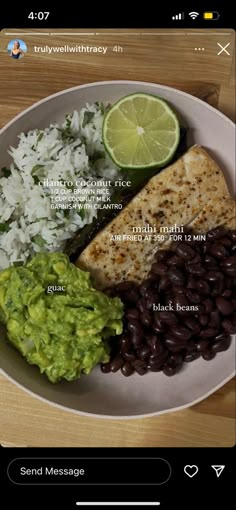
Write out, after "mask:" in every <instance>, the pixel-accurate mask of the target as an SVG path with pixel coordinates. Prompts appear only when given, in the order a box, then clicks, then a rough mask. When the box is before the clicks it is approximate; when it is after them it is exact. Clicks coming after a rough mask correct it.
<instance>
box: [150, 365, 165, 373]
mask: <svg viewBox="0 0 236 510" xmlns="http://www.w3.org/2000/svg"><path fill="white" fill-rule="evenodd" d="M162 366H163V364H162V365H159V363H153V365H148V368H149V370H150V371H151V372H161V370H162Z"/></svg>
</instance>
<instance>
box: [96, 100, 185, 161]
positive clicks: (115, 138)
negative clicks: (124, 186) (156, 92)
mask: <svg viewBox="0 0 236 510" xmlns="http://www.w3.org/2000/svg"><path fill="white" fill-rule="evenodd" d="M179 136H180V128H179V121H178V119H177V117H176V115H175V113H174V112H173V110H172V109H171V108H170V107H169V105H168V104H167V103H166V102H165V101H164V100H163V99H160V98H159V97H157V96H152V95H150V94H143V93H137V94H131V95H129V96H125V97H123V98H122V99H120V100H119V101H118V102H117V103H115V104H114V105H113V106H112V107H111V109H110V110H109V111H108V112H107V114H106V116H105V119H104V122H103V141H104V146H105V148H106V150H107V152H108V153H109V155H110V157H111V158H112V159H113V161H114V162H115V163H116V164H117V165H118V166H119V167H121V168H153V167H161V166H164V165H166V164H167V163H168V162H169V161H170V160H171V158H172V156H173V154H174V153H175V151H176V148H177V146H178V143H179Z"/></svg>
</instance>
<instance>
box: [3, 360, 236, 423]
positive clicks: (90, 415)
mask: <svg viewBox="0 0 236 510" xmlns="http://www.w3.org/2000/svg"><path fill="white" fill-rule="evenodd" d="M1 373H2V374H3V375H4V376H6V378H7V379H8V380H9V381H10V382H12V383H13V384H15V385H16V386H17V387H18V388H20V389H21V390H23V391H25V392H26V393H27V394H28V395H30V396H31V397H34V398H36V399H37V400H40V401H41V402H43V403H46V404H48V405H49V406H53V407H55V408H57V409H60V410H62V411H65V412H71V413H73V414H76V415H79V416H85V417H87V418H94V419H100V420H119V421H123V420H141V419H144V418H154V417H156V416H161V415H163V414H167V413H174V412H177V411H183V410H184V409H188V408H189V407H192V406H194V405H196V404H198V403H199V402H201V401H202V400H205V399H206V398H207V397H209V396H210V395H212V394H213V393H215V392H216V391H217V390H219V389H220V388H222V386H224V385H225V384H226V383H227V382H229V381H230V380H231V379H233V378H234V377H235V375H236V371H233V372H231V374H230V375H229V376H227V377H226V378H225V379H224V380H223V381H221V382H220V383H219V384H217V386H214V388H213V389H211V390H209V391H208V392H207V393H204V395H202V396H201V397H198V398H196V399H195V400H192V401H191V402H189V403H187V404H183V405H180V406H177V407H171V408H169V409H163V410H162V411H154V412H152V413H144V414H137V415H134V414H132V415H130V416H129V415H124V416H120V415H111V414H96V413H88V412H86V411H79V410H78V409H73V408H71V407H67V406H64V405H62V404H58V403H56V402H53V401H52V400H48V399H47V398H46V397H42V396H41V395H39V394H38V393H35V392H33V391H32V390H30V389H29V388H26V387H25V386H24V385H23V384H21V383H19V382H18V381H16V380H15V379H13V377H11V376H10V375H9V374H8V373H7V372H5V370H4V369H3V368H0V374H1Z"/></svg>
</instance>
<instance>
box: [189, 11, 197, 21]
mask: <svg viewBox="0 0 236 510" xmlns="http://www.w3.org/2000/svg"><path fill="white" fill-rule="evenodd" d="M188 15H189V16H190V18H192V19H196V18H197V17H198V16H199V12H189V13H188Z"/></svg>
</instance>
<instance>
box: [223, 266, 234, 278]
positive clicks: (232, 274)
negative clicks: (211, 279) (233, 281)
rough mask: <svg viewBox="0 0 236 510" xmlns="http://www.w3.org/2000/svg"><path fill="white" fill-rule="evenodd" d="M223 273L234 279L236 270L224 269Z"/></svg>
mask: <svg viewBox="0 0 236 510" xmlns="http://www.w3.org/2000/svg"><path fill="white" fill-rule="evenodd" d="M224 273H225V274H226V275H227V276H231V278H235V277H236V268H235V267H225V268H224Z"/></svg>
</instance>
